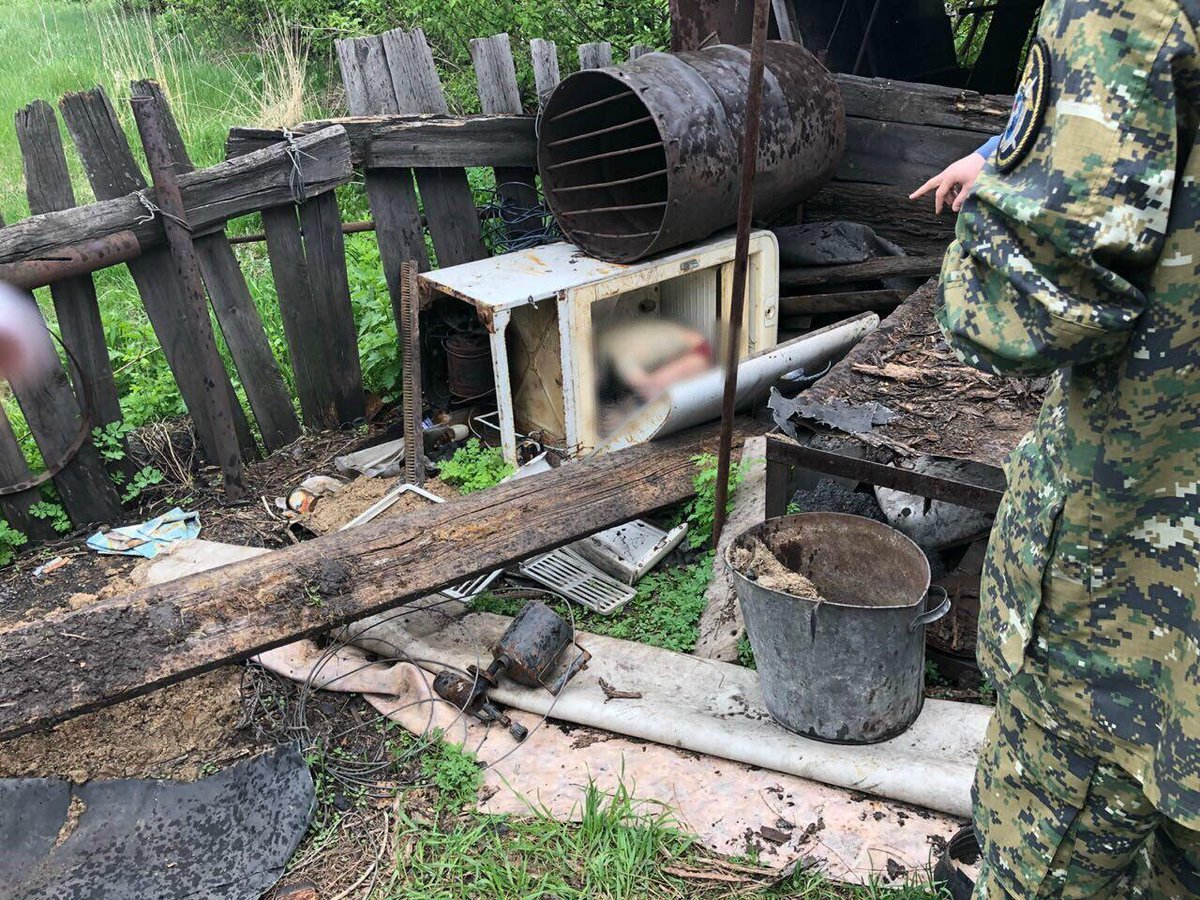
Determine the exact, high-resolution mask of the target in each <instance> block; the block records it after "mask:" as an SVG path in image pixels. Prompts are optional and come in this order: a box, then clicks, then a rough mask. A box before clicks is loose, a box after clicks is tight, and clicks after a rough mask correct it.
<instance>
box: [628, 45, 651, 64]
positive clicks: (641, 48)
mask: <svg viewBox="0 0 1200 900" xmlns="http://www.w3.org/2000/svg"><path fill="white" fill-rule="evenodd" d="M653 52H654V48H653V47H647V46H646V45H645V44H634V45H633V46H632V47H630V48H629V59H630V60H631V61H632V60H635V59H638V58H639V57H642V56H645V55H646V54H647V53H653Z"/></svg>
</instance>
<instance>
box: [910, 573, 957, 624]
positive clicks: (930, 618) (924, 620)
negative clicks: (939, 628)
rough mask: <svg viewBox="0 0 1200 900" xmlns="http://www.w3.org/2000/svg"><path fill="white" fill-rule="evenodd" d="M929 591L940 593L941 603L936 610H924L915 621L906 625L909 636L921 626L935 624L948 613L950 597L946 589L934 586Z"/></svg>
mask: <svg viewBox="0 0 1200 900" xmlns="http://www.w3.org/2000/svg"><path fill="white" fill-rule="evenodd" d="M929 590H930V591H941V592H942V602H941V603H939V604H938V605H937V607H936V608H934V609H930V610H926V611H925V612H923V613H921V614H920V615H919V616H917V617H916V618H915V619H913V620H912V621H911V622H909V623H908V633H909V634H912V633H913V632H914V631H916V630H917V629H918V628H920V627H922V626H923V625H929V624H931V623H933V622H936V621H937V620H938V619H940V618H941V617H942V616H944V615H945V614H946V613H948V612H950V595H949V594H948V593H947V592H946V589H945V588H944V587H942V586H941V585H937V584H935V585H933V587H931V588H930V589H929ZM925 596H926V597H928V596H929V595H928V594H926V595H925Z"/></svg>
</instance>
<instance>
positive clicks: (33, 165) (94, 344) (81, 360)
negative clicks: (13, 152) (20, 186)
mask: <svg viewBox="0 0 1200 900" xmlns="http://www.w3.org/2000/svg"><path fill="white" fill-rule="evenodd" d="M16 128H17V143H18V144H19V145H20V148H21V159H22V162H23V164H24V169H25V194H26V196H27V197H28V198H29V210H30V212H32V213H33V214H34V215H37V214H38V213H46V212H54V211H56V210H63V209H71V208H72V207H74V206H75V190H74V188H73V187H72V186H71V173H70V171H69V170H68V169H67V157H66V154H65V153H64V152H63V142H62V133H61V132H60V131H59V129H58V116H56V115H55V113H54V108H53V107H52V106H51V105H50V104H49V103H47V102H46V101H45V100H35V101H34V102H33V103H30V104H29V105H28V106H26V107H24V108H22V109H19V110H17V113H16ZM50 297H51V299H52V300H53V301H54V312H55V316H56V318H57V319H58V327H59V331H60V333H61V335H62V339H63V343H64V344H66V345H67V346H68V347H69V348H70V349H71V353H72V354H73V356H74V358H75V362H76V364H77V365H78V366H79V369H80V376H81V377H82V378H83V380H84V381H85V382H86V383H87V387H88V388H89V389H90V391H91V397H92V404H93V407H92V419H93V424H94V425H98V426H104V425H107V424H108V423H109V422H119V421H121V404H120V401H119V400H118V399H117V385H116V382H115V380H114V378H113V370H112V362H111V361H110V360H109V358H108V345H107V344H106V343H105V340H104V323H103V322H102V321H101V320H100V303H99V301H98V300H97V299H96V286H95V284H93V282H92V276H91V275H90V274H87V275H79V276H77V277H75V278H71V279H68V280H65V281H60V282H58V283H57V284H55V285H54V286H53V287H51V289H50ZM70 374H71V377H72V380H75V373H74V372H72V373H70ZM83 389H84V386H83V385H82V384H78V383H76V384H75V390H76V392H77V393H78V392H80V391H82V390H83Z"/></svg>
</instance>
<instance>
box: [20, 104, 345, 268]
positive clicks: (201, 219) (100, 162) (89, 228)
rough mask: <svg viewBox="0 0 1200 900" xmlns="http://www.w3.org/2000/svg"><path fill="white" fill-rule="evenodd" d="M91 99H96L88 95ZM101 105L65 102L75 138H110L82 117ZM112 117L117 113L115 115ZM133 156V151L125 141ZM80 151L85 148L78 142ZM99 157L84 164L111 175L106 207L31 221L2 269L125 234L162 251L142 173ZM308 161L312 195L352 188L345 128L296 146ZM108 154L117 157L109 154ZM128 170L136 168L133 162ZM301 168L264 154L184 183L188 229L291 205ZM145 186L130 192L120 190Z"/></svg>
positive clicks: (278, 153)
mask: <svg viewBox="0 0 1200 900" xmlns="http://www.w3.org/2000/svg"><path fill="white" fill-rule="evenodd" d="M89 93H90V92H89ZM94 102H95V101H94V100H91V99H89V98H88V96H87V95H67V97H65V98H64V100H63V105H62V111H63V117H64V118H65V119H67V128H68V130H69V131H71V134H72V137H75V134H76V132H77V131H79V132H81V133H82V134H86V135H95V134H102V133H107V132H108V131H109V130H111V129H110V128H109V127H108V126H105V125H103V123H102V122H101V120H100V115H99V114H98V113H97V114H96V115H89V114H88V113H87V112H83V113H82V114H81V113H79V109H80V107H85V106H86V105H87V104H88V103H94ZM110 109H111V107H110ZM121 142H122V144H123V145H124V148H125V151H126V152H127V153H128V151H129V144H128V143H127V142H126V141H125V140H124V134H121ZM76 143H78V140H77V141H76ZM96 143H97V146H94V147H91V148H90V149H91V150H92V151H95V152H94V154H89V160H88V161H86V162H85V163H84V169H85V171H87V172H88V177H89V179H91V178H92V172H101V173H109V172H111V173H112V175H111V176H109V175H107V174H106V175H104V176H103V177H102V178H101V179H100V180H101V183H102V184H104V185H105V192H104V194H103V195H100V194H97V197H99V199H100V201H101V202H98V203H92V204H89V205H87V206H78V207H75V208H74V209H67V210H62V211H60V212H53V213H44V214H42V215H38V216H31V217H30V218H28V219H23V220H22V221H20V222H16V223H14V224H12V225H10V226H8V227H7V228H4V229H2V230H0V263H9V262H15V261H19V260H27V259H35V258H38V257H39V256H46V255H47V254H49V255H51V256H53V254H54V253H55V252H57V250H58V249H59V248H61V247H66V246H70V245H72V244H79V243H82V242H85V241H89V240H93V239H95V238H100V237H105V236H108V235H112V234H117V233H120V232H126V231H131V232H133V233H134V234H135V235H136V237H137V240H138V242H139V243H140V244H141V245H142V247H143V248H144V249H145V248H149V247H151V246H154V245H158V244H162V242H163V230H162V223H161V222H159V221H158V220H156V219H153V218H151V217H150V216H149V213H148V212H147V208H146V206H145V205H144V204H143V203H142V202H141V200H140V199H139V198H138V196H137V195H136V192H137V191H144V192H145V197H146V199H147V200H149V201H151V202H153V200H154V192H153V191H151V190H148V189H147V188H146V184H145V179H144V178H143V177H142V175H141V173H140V172H137V173H136V174H134V172H135V171H136V170H132V171H131V170H130V169H128V168H127V167H124V166H122V167H120V168H118V169H110V168H109V167H108V160H109V159H110V158H111V157H112V156H113V155H115V153H116V148H105V147H104V146H103V144H101V143H99V142H96ZM297 145H298V149H299V152H301V153H303V154H304V162H305V166H304V169H303V181H304V187H305V191H306V193H307V194H308V195H313V194H317V193H320V192H322V191H326V190H330V189H332V188H334V187H336V186H337V185H339V184H345V183H346V182H347V181H349V180H350V177H351V175H352V173H353V170H352V168H351V166H350V142H349V141H348V140H347V138H346V134H345V130H344V129H342V128H338V127H332V128H328V129H325V130H324V131H322V132H317V133H315V134H310V135H305V136H304V137H302V138H299V139H298V141H297ZM109 150H111V151H112V152H111V153H110V152H109ZM129 162H131V163H132V162H133V156H132V154H129ZM294 174H295V166H294V164H293V162H292V159H291V157H290V156H289V154H288V153H287V151H286V149H285V148H283V147H268V148H265V149H263V150H261V151H259V152H257V153H252V154H249V155H247V156H243V157H240V158H238V159H235V160H229V161H226V162H223V163H219V164H217V165H216V166H213V167H212V168H208V169H200V170H197V171H195V172H192V173H190V174H188V175H184V176H182V177H181V178H180V179H179V182H180V187H181V188H182V190H183V199H184V202H185V204H186V206H187V211H188V221H189V222H190V223H191V224H192V227H193V228H195V229H196V230H197V232H203V231H205V230H207V229H209V228H212V227H214V226H219V225H221V224H222V223H224V222H225V221H226V220H227V219H230V218H233V217H235V216H242V215H246V214H247V213H251V212H255V211H257V210H259V209H262V208H263V207H265V206H271V205H274V204H278V203H285V202H291V198H292V189H293V186H292V179H293V176H294ZM129 184H135V185H138V186H137V187H134V188H132V189H131V190H128V191H126V190H123V189H120V187H116V186H124V185H129Z"/></svg>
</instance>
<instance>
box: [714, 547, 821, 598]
mask: <svg viewBox="0 0 1200 900" xmlns="http://www.w3.org/2000/svg"><path fill="white" fill-rule="evenodd" d="M729 561H730V562H731V563H732V564H733V567H734V569H736V570H737V571H739V572H741V573H742V574H743V575H745V576H746V577H748V578H752V579H753V580H754V581H757V582H758V583H759V584H761V585H762V586H763V587H765V588H767V589H768V590H772V591H782V592H783V593H785V594H791V595H792V596H793V597H801V598H803V599H805V600H815V601H817V602H820V601H821V600H823V599H824V598H823V597H822V596H821V592H820V590H818V588H817V586H816V585H815V584H813V583H812V581H811V580H809V579H808V578H806V577H805V576H804V575H802V574H800V573H799V572H796V571H794V570H792V569H789V568H788V567H787V566H785V565H784V564H783V562H782V561H781V560H780V559H779V557H777V556H776V555H775V554H774V553H773V552H771V548H770V547H768V546H767V545H766V544H764V543H763V542H762V541H761V540H760V539H759V538H757V537H755V538H753V539H751V541H750V542H749V546H739V547H735V548H734V549H733V550H732V551H731V553H730V555H729Z"/></svg>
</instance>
